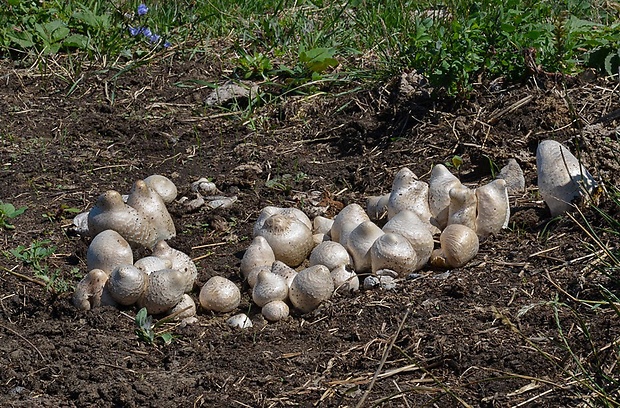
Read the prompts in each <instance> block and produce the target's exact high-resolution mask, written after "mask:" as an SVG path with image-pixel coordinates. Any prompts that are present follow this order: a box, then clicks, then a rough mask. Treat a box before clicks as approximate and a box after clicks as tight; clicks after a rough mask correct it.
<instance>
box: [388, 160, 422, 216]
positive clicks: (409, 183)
mask: <svg viewBox="0 0 620 408" xmlns="http://www.w3.org/2000/svg"><path fill="white" fill-rule="evenodd" d="M401 210H410V211H413V212H414V213H416V215H417V216H418V217H420V219H421V220H422V221H424V222H426V223H430V219H431V211H430V209H429V205H428V184H426V183H425V182H423V181H420V180H418V177H417V176H416V175H415V174H414V173H413V172H412V171H411V170H409V169H408V168H407V167H403V168H402V169H400V170H399V171H398V173H396V176H395V177H394V182H393V183H392V190H391V192H390V198H389V199H388V204H387V211H388V219H390V218H392V217H393V216H395V215H396V214H398V213H399V212H400V211H401Z"/></svg>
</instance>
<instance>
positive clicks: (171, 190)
mask: <svg viewBox="0 0 620 408" xmlns="http://www.w3.org/2000/svg"><path fill="white" fill-rule="evenodd" d="M144 182H145V183H146V184H147V185H148V186H149V187H150V188H152V189H153V190H155V192H156V193H157V194H159V196H160V197H161V198H162V200H164V203H166V204H170V203H171V202H173V201H174V199H175V198H177V186H175V185H174V183H173V182H172V180H170V179H169V178H168V177H166V176H162V175H159V174H153V175H151V176H148V177H147V178H145V179H144Z"/></svg>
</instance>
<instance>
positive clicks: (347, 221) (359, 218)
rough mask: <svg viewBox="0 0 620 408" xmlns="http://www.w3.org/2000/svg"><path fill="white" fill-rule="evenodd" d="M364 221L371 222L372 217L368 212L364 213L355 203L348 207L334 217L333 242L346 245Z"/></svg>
mask: <svg viewBox="0 0 620 408" xmlns="http://www.w3.org/2000/svg"><path fill="white" fill-rule="evenodd" d="M364 221H370V217H368V214H366V211H364V209H363V208H362V207H361V206H360V205H359V204H356V203H353V204H349V205H347V206H346V207H344V208H343V209H342V210H341V211H340V212H339V213H338V215H336V216H335V217H334V222H333V224H332V228H331V230H330V233H329V235H330V236H331V237H332V241H336V242H340V243H341V244H342V245H346V243H347V240H348V239H349V234H350V233H351V231H353V230H354V229H355V228H356V227H357V226H358V225H360V224H361V223H362V222H364Z"/></svg>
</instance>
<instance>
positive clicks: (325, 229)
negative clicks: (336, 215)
mask: <svg viewBox="0 0 620 408" xmlns="http://www.w3.org/2000/svg"><path fill="white" fill-rule="evenodd" d="M332 225H334V220H332V219H331V218H327V217H323V216H321V215H317V216H316V217H314V220H312V233H313V234H323V235H329V232H330V231H331V229H332Z"/></svg>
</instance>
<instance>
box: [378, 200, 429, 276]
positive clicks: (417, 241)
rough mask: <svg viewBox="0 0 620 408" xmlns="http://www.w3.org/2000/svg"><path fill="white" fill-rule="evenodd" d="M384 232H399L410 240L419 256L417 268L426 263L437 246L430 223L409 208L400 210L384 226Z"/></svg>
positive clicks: (417, 256)
mask: <svg viewBox="0 0 620 408" xmlns="http://www.w3.org/2000/svg"><path fill="white" fill-rule="evenodd" d="M383 232H385V233H386V234H387V233H390V232H391V233H395V234H399V235H402V236H403V237H405V238H407V239H408V240H409V243H410V244H411V247H412V248H413V250H414V251H415V253H416V258H417V264H416V266H415V268H414V269H415V270H419V269H421V268H422V267H423V266H424V265H426V263H427V262H428V260H429V259H430V257H431V252H433V248H434V247H435V241H434V240H433V233H432V232H431V231H430V230H429V229H428V224H426V223H424V222H423V221H422V220H420V218H419V217H418V216H417V215H416V214H415V213H414V212H412V211H409V210H403V211H401V212H399V213H398V214H396V215H395V216H394V217H392V218H391V219H390V220H389V221H388V222H387V223H386V224H385V225H384V226H383Z"/></svg>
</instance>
